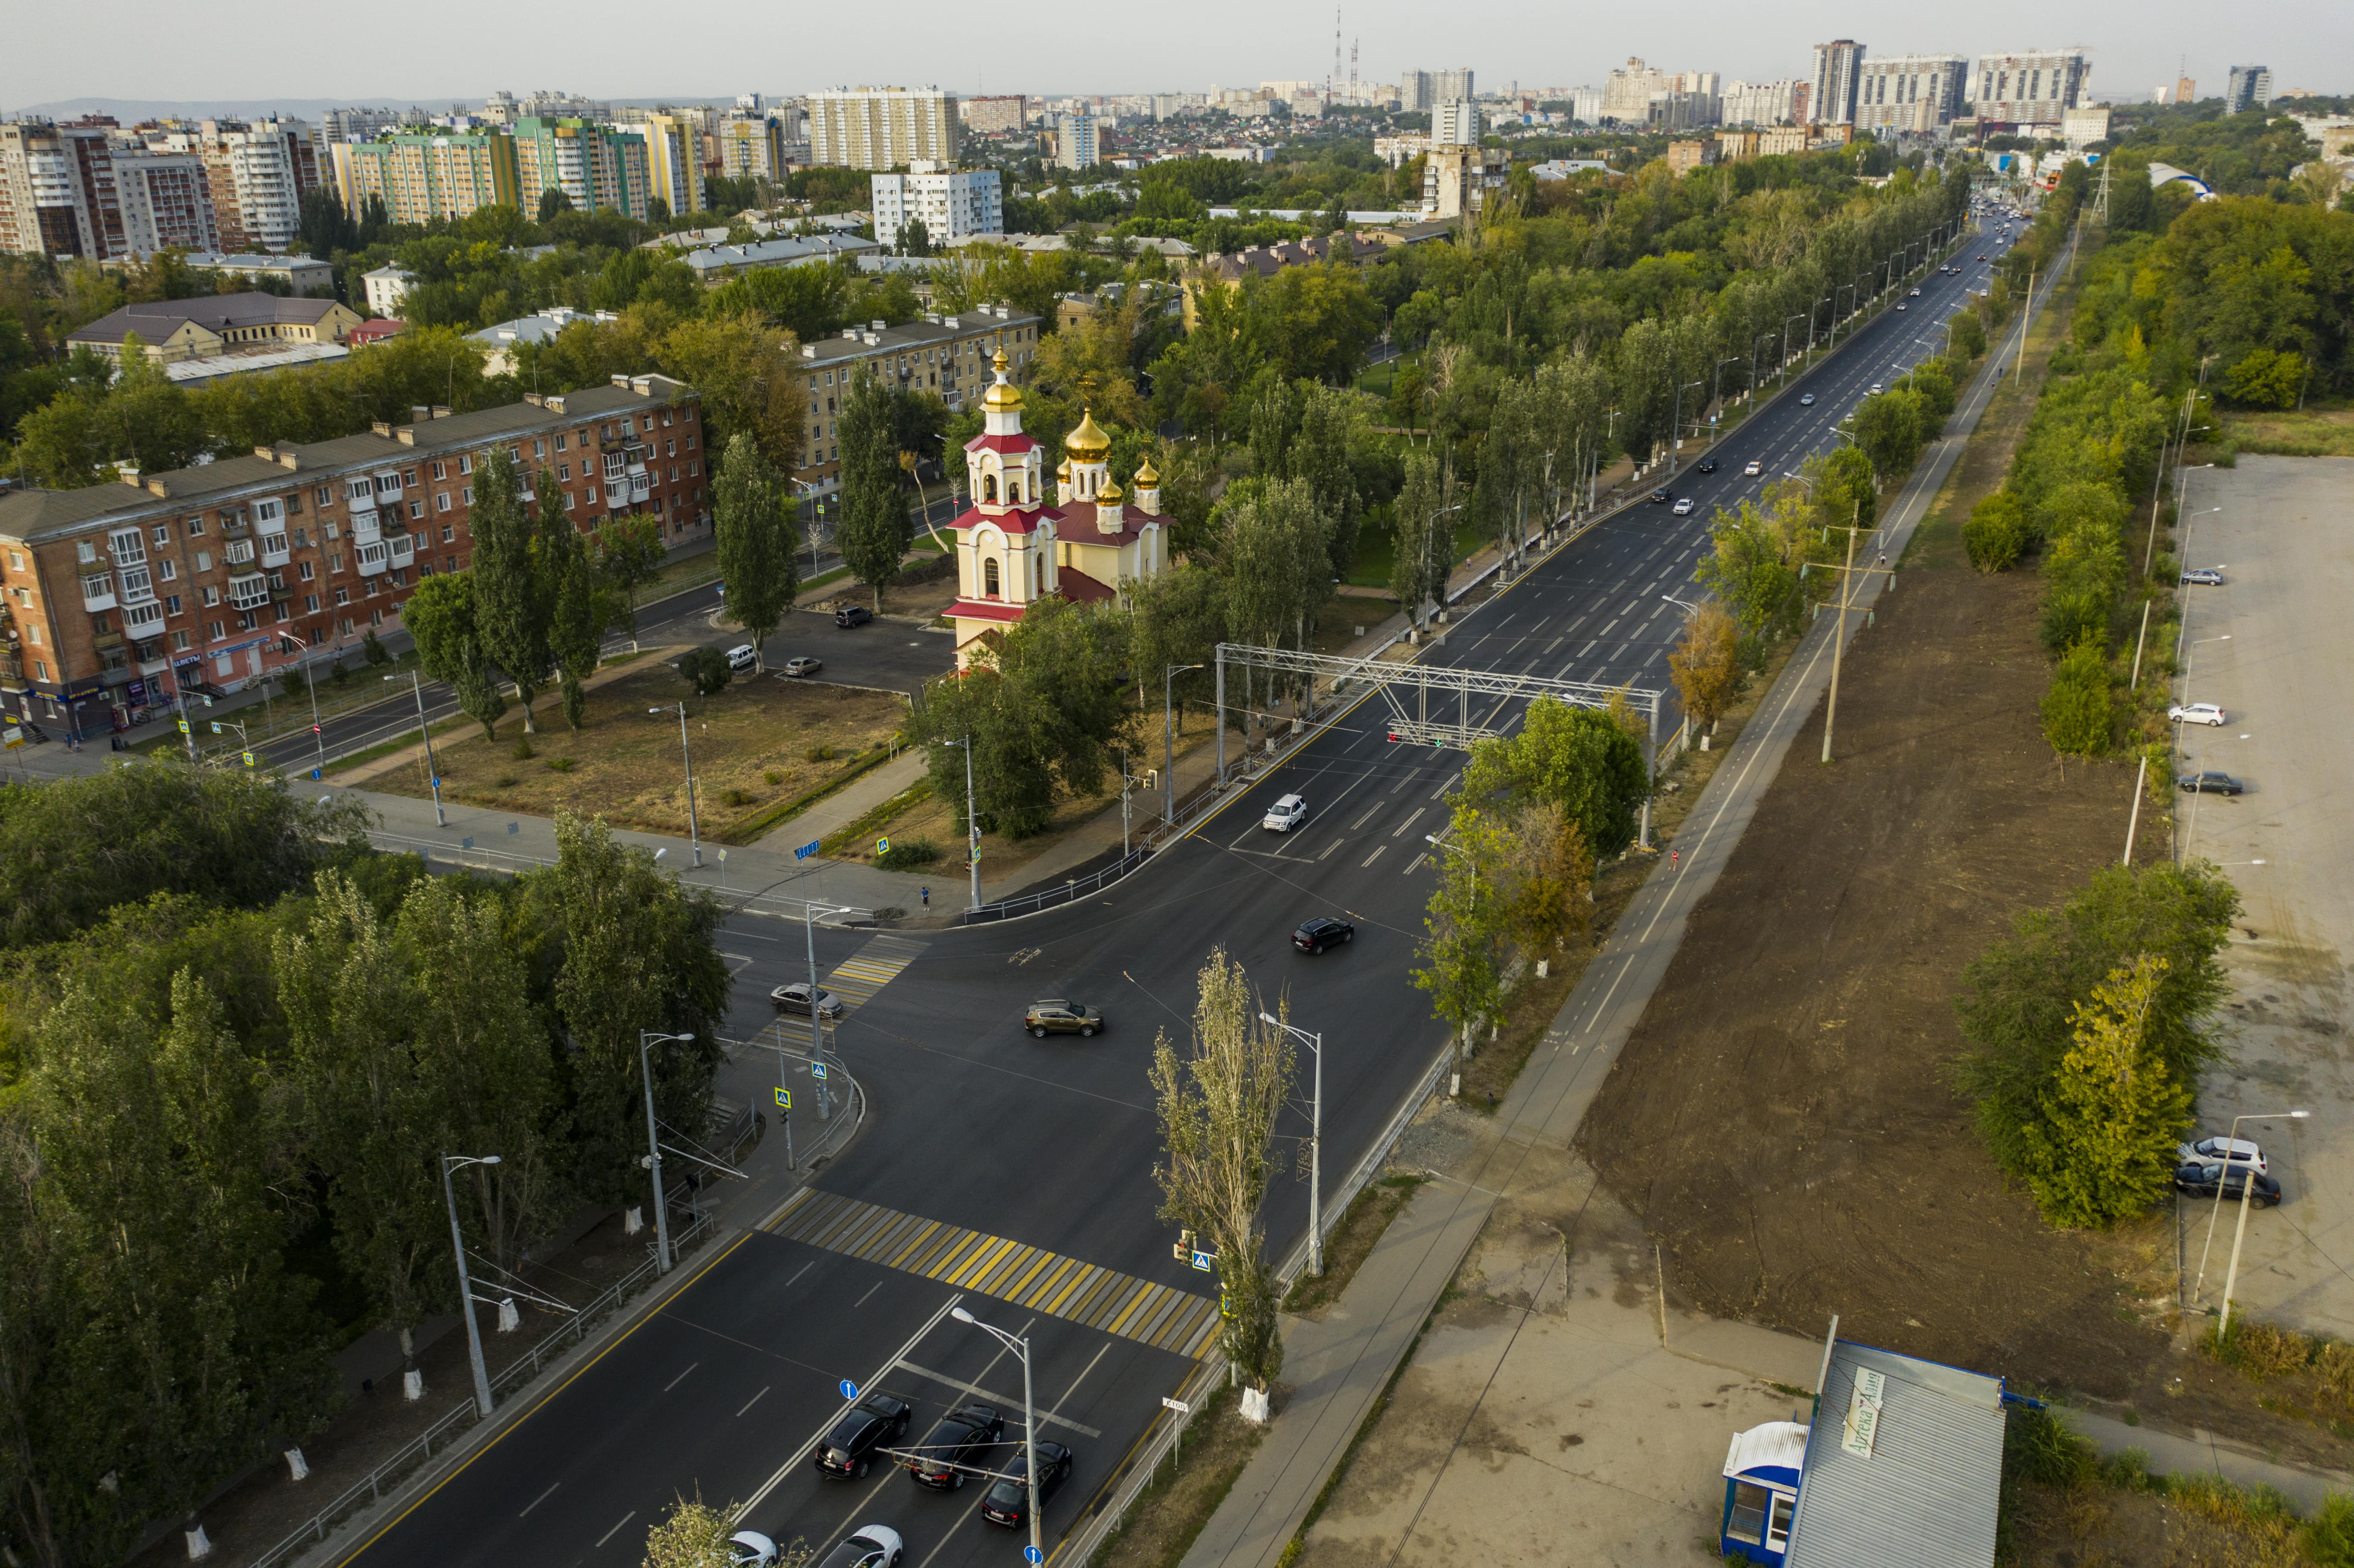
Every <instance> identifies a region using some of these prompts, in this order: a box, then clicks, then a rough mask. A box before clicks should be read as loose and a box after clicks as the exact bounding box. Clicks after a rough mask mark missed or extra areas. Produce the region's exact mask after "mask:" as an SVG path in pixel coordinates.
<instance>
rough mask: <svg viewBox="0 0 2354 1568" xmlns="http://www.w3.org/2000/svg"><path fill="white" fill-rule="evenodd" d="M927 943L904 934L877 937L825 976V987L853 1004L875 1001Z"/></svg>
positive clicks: (914, 959) (913, 960)
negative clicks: (900, 935)
mask: <svg viewBox="0 0 2354 1568" xmlns="http://www.w3.org/2000/svg"><path fill="white" fill-rule="evenodd" d="M927 946H928V944H927V943H923V942H911V941H909V940H908V939H907V938H905V937H877V938H875V939H874V940H872V941H870V942H868V943H867V944H866V945H865V946H864V947H863V948H859V949H858V951H856V952H855V953H853V954H852V955H851V956H850V957H849V958H847V959H843V961H842V966H841V967H840V968H839V969H835V970H834V971H833V972H832V974H830V975H828V976H826V977H825V989H826V990H828V991H832V992H833V994H834V995H836V996H838V997H840V998H842V1000H843V1001H846V1002H848V1003H850V1004H851V1005H852V1006H854V1007H855V1006H857V1005H859V1004H860V1003H862V1002H868V1001H874V1000H875V992H876V991H881V990H882V989H883V988H884V987H885V986H886V985H889V984H890V983H891V982H892V980H895V979H896V978H897V976H898V973H899V971H900V970H901V969H906V968H907V966H908V965H909V964H912V963H914V962H915V961H916V959H917V957H918V956H920V955H921V954H922V952H923V950H924V948H926V947H927Z"/></svg>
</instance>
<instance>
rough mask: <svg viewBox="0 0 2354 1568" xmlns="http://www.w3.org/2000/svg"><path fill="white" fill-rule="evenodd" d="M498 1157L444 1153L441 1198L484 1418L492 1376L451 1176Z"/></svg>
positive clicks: (491, 1162)
mask: <svg viewBox="0 0 2354 1568" xmlns="http://www.w3.org/2000/svg"><path fill="white" fill-rule="evenodd" d="M498 1162H499V1157H498V1156H497V1155H495V1154H444V1155H443V1156H441V1197H442V1201H443V1202H447V1203H448V1204H449V1205H450V1246H451V1250H452V1251H453V1252H455V1253H456V1254H457V1255H458V1308H459V1310H461V1311H462V1312H463V1313H465V1314H466V1355H467V1358H468V1359H469V1360H470V1361H472V1362H473V1363H474V1409H475V1410H476V1411H477V1412H479V1413H480V1414H483V1415H488V1414H490V1413H491V1374H490V1372H489V1370H488V1369H487V1368H485V1367H484V1366H483V1365H482V1325H481V1324H479V1323H477V1322H475V1321H474V1287H473V1284H472V1281H470V1280H469V1279H468V1278H467V1277H466V1237H465V1233H463V1232H462V1231H461V1230H460V1229H459V1228H458V1190H457V1188H455V1187H454V1186H452V1185H451V1181H450V1173H451V1171H463V1170H464V1169H465V1168H466V1167H467V1166H469V1165H496V1164H497V1163H498Z"/></svg>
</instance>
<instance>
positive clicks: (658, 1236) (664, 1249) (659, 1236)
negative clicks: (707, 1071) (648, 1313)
mask: <svg viewBox="0 0 2354 1568" xmlns="http://www.w3.org/2000/svg"><path fill="white" fill-rule="evenodd" d="M694 1038H695V1036H694V1035H693V1034H664V1033H660V1032H659V1031H657V1030H652V1029H641V1030H639V1031H638V1070H639V1071H640V1072H642V1074H644V1075H645V1081H646V1169H647V1170H648V1171H652V1173H653V1179H654V1265H655V1268H654V1272H655V1273H657V1274H668V1273H669V1272H670V1265H671V1256H670V1198H669V1195H668V1194H667V1193H665V1192H663V1173H662V1135H661V1133H660V1132H659V1131H658V1130H656V1127H657V1124H656V1123H655V1121H654V1067H653V1057H652V1048H653V1047H654V1046H656V1045H669V1044H675V1043H677V1042H679V1041H682V1040H692V1039H694Z"/></svg>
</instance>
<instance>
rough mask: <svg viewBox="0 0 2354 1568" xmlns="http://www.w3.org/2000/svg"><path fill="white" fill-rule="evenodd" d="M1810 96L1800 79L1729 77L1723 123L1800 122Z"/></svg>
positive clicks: (1781, 123)
mask: <svg viewBox="0 0 2354 1568" xmlns="http://www.w3.org/2000/svg"><path fill="white" fill-rule="evenodd" d="M1811 97H1812V88H1811V86H1810V84H1808V83H1807V82H1803V81H1796V80H1783V81H1729V82H1726V83H1725V84H1724V101H1723V123H1725V124H1727V125H1803V124H1805V123H1806V122H1807V107H1808V101H1809V100H1810V99H1811Z"/></svg>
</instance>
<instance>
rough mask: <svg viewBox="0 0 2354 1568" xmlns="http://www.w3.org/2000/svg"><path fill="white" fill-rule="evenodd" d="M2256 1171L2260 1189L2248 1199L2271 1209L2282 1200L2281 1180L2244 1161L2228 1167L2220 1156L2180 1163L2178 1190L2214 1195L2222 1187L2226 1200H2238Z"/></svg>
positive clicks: (2176, 1172)
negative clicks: (2214, 1158) (2254, 1168)
mask: <svg viewBox="0 0 2354 1568" xmlns="http://www.w3.org/2000/svg"><path fill="white" fill-rule="evenodd" d="M2252 1174H2253V1175H2254V1176H2255V1178H2256V1190H2255V1191H2254V1192H2253V1193H2250V1194H2248V1195H2247V1201H2248V1202H2252V1203H2253V1204H2255V1206H2256V1207H2258V1208H2259V1209H2269V1208H2271V1207H2273V1206H2274V1204H2276V1203H2278V1202H2280V1201H2281V1188H2280V1183H2279V1182H2277V1181H2274V1180H2273V1179H2272V1178H2271V1177H2269V1176H2266V1175H2264V1174H2262V1173H2261V1172H2252V1171H2249V1170H2248V1169H2247V1167H2245V1166H2243V1165H2234V1166H2232V1167H2231V1168H2230V1169H2229V1170H2228V1171H2227V1170H2225V1169H2224V1166H2223V1162H2222V1161H2221V1160H2207V1161H2204V1162H2202V1163H2200V1164H2195V1165H2178V1166H2176V1167H2175V1168H2174V1190H2175V1191H2176V1192H2181V1193H2184V1194H2186V1195H2188V1196H2190V1197H2193V1198H2212V1197H2214V1196H2216V1193H2217V1189H2219V1188H2220V1189H2221V1194H2222V1199H2223V1201H2224V1202H2227V1203H2236V1202H2240V1201H2241V1196H2242V1191H2243V1188H2245V1187H2246V1185H2247V1180H2246V1179H2247V1177H2249V1176H2250V1175H2252Z"/></svg>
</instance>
